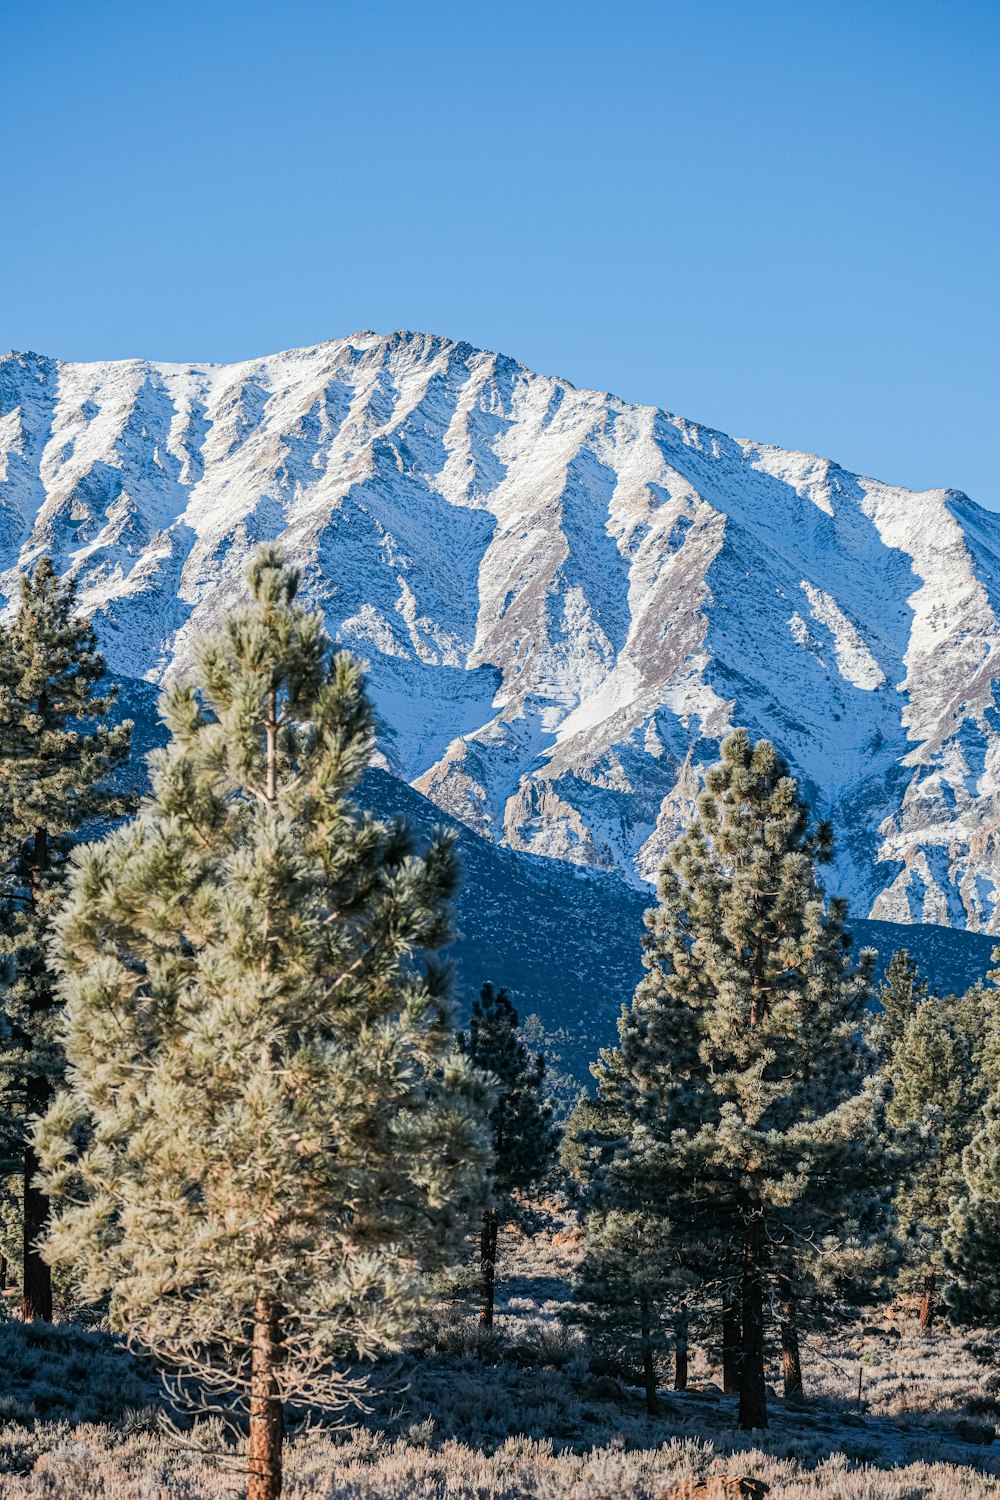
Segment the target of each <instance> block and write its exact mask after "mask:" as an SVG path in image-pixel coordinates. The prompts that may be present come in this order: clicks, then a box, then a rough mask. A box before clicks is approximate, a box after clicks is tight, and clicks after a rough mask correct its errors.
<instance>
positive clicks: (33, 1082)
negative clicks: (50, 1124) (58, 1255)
mask: <svg viewBox="0 0 1000 1500" xmlns="http://www.w3.org/2000/svg"><path fill="white" fill-rule="evenodd" d="M51 1096H52V1089H51V1086H50V1084H49V1080H48V1079H47V1078H44V1077H41V1078H28V1079H26V1080H25V1102H26V1107H27V1112H28V1114H29V1115H40V1114H42V1113H43V1111H44V1110H45V1108H46V1106H47V1104H48V1102H49V1099H50V1098H51ZM38 1167H39V1162H38V1157H37V1156H36V1155H35V1148H34V1146H33V1145H32V1144H31V1142H30V1141H25V1144H24V1216H23V1217H24V1270H23V1273H22V1276H21V1316H22V1317H23V1318H24V1320H25V1322H28V1323H30V1322H32V1321H33V1320H34V1319H35V1318H41V1319H42V1320H43V1321H44V1322H46V1323H51V1322H52V1272H51V1271H50V1270H49V1267H48V1266H47V1265H46V1264H45V1262H44V1260H43V1259H42V1257H41V1256H40V1255H39V1253H38V1250H37V1249H36V1248H35V1246H36V1242H37V1240H38V1239H39V1237H40V1236H41V1235H42V1234H44V1232H45V1228H46V1226H47V1224H48V1222H49V1200H48V1198H46V1196H45V1194H44V1193H43V1192H41V1190H40V1189H39V1188H37V1187H35V1186H34V1179H35V1175H36V1173H37V1172H38Z"/></svg>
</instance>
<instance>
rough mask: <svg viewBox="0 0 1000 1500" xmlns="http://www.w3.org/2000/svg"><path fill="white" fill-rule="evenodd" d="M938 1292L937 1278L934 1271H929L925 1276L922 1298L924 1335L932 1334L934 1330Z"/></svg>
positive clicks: (921, 1316)
mask: <svg viewBox="0 0 1000 1500" xmlns="http://www.w3.org/2000/svg"><path fill="white" fill-rule="evenodd" d="M936 1291H937V1276H936V1275H935V1273H934V1272H933V1271H928V1272H927V1273H926V1275H925V1276H924V1290H923V1294H922V1295H921V1298H920V1326H921V1328H922V1329H923V1331H924V1333H930V1332H932V1330H933V1328H934V1314H935V1313H936V1312H937V1304H936V1302H935V1293H936Z"/></svg>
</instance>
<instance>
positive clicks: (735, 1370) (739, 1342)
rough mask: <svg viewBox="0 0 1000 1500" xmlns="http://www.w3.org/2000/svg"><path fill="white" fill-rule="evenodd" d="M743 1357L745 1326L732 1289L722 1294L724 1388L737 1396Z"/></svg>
mask: <svg viewBox="0 0 1000 1500" xmlns="http://www.w3.org/2000/svg"><path fill="white" fill-rule="evenodd" d="M742 1357H743V1328H742V1325H741V1323H740V1313H739V1308H738V1307H737V1305H736V1298H735V1296H734V1295H733V1292H732V1290H731V1289H730V1288H729V1287H727V1288H726V1290H725V1291H724V1292H723V1294H722V1389H723V1390H724V1391H725V1392H726V1393H727V1395H730V1396H735V1395H738V1394H739V1389H740V1361H741V1359H742Z"/></svg>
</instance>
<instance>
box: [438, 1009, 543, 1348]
mask: <svg viewBox="0 0 1000 1500" xmlns="http://www.w3.org/2000/svg"><path fill="white" fill-rule="evenodd" d="M518 1028H519V1021H518V1014H517V1011H516V1010H515V1009H514V1006H513V1005H512V1004H511V1001H510V997H509V995H508V994H507V991H506V990H505V989H501V990H494V988H493V985H492V984H491V983H490V982H489V980H487V981H486V983H485V984H484V985H483V987H482V990H481V991H480V994H479V999H478V1000H475V1001H473V1005H472V1015H471V1017H470V1020H469V1031H468V1035H462V1036H461V1037H460V1038H459V1045H460V1046H461V1049H462V1051H463V1052H464V1053H465V1055H466V1056H467V1057H468V1059H469V1061H470V1063H472V1064H473V1066H475V1067H476V1068H478V1069H479V1070H480V1072H482V1073H485V1074H487V1075H488V1076H489V1078H490V1079H491V1082H492V1086H493V1088H494V1090H495V1103H494V1106H493V1110H492V1112H491V1114H490V1130H491V1134H492V1139H493V1156H494V1164H493V1172H492V1181H493V1197H492V1201H491V1203H490V1204H489V1206H488V1207H487V1208H486V1209H485V1210H484V1212H483V1216H482V1223H481V1226H480V1237H479V1264H480V1293H481V1295H480V1307H479V1322H480V1324H481V1326H482V1327H484V1328H491V1327H492V1326H493V1307H494V1301H495V1296H496V1263H497V1237H498V1233H499V1229H500V1211H501V1209H504V1210H508V1209H509V1208H510V1207H511V1205H512V1203H513V1197H514V1194H515V1193H517V1192H523V1191H524V1190H525V1189H526V1188H529V1187H531V1186H532V1185H533V1184H534V1183H537V1182H538V1181H540V1179H541V1178H542V1177H544V1175H545V1173H546V1172H547V1171H548V1169H549V1167H550V1166H551V1164H552V1161H553V1160H554V1158H555V1153H556V1147H557V1144H558V1132H557V1131H556V1130H555V1129H554V1128H553V1126H552V1107H551V1104H550V1103H549V1102H548V1101H547V1099H546V1098H545V1096H544V1094H543V1084H544V1081H545V1059H544V1057H543V1056H542V1055H541V1054H540V1053H539V1054H538V1055H537V1056H535V1057H533V1058H532V1057H529V1055H528V1049H527V1047H526V1046H525V1044H524V1042H523V1041H522V1040H521V1037H520V1034H519V1029H518Z"/></svg>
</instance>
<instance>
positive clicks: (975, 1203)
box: [942, 949, 1000, 1328]
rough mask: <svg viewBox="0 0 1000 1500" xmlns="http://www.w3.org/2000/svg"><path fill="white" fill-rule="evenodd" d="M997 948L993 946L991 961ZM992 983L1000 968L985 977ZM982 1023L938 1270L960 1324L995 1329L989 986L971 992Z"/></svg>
mask: <svg viewBox="0 0 1000 1500" xmlns="http://www.w3.org/2000/svg"><path fill="white" fill-rule="evenodd" d="M998 959H1000V949H994V952H993V961H994V963H996V962H997V960H998ZM989 977H990V979H992V981H993V983H994V984H996V983H997V982H998V980H1000V971H998V970H996V969H993V970H991V971H990V975H989ZM966 998H967V999H969V998H972V999H973V1000H974V1001H975V1002H977V1011H978V1016H979V1021H980V1025H981V1027H982V1032H981V1035H982V1044H981V1048H980V1051H979V1059H980V1062H981V1072H980V1074H979V1078H978V1080H977V1082H978V1086H979V1088H980V1091H981V1093H980V1098H981V1105H980V1108H979V1109H978V1111H976V1112H975V1113H973V1114H972V1116H971V1119H968V1120H966V1119H963V1121H962V1124H963V1126H964V1127H965V1128H966V1129H967V1130H968V1136H969V1140H968V1145H967V1146H966V1147H965V1150H964V1151H963V1153H962V1163H961V1165H962V1176H961V1181H960V1183H959V1184H957V1185H956V1184H955V1183H954V1181H953V1179H951V1177H950V1175H949V1185H950V1187H951V1190H952V1202H951V1211H950V1214H949V1219H948V1223H947V1224H946V1225H945V1226H944V1230H943V1234H942V1242H943V1261H944V1270H945V1273H946V1275H947V1276H948V1277H950V1278H951V1280H950V1282H949V1284H948V1286H947V1300H948V1303H949V1308H950V1311H951V1314H952V1316H953V1317H954V1318H956V1319H957V1320H959V1321H961V1322H964V1323H985V1324H988V1325H990V1326H992V1327H994V1328H996V1327H1000V996H998V994H997V992H996V990H995V989H990V990H973V991H971V992H970V996H967V997H966Z"/></svg>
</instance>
